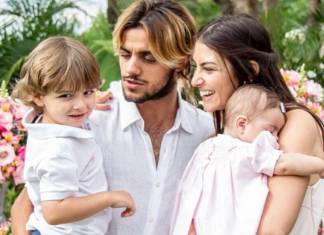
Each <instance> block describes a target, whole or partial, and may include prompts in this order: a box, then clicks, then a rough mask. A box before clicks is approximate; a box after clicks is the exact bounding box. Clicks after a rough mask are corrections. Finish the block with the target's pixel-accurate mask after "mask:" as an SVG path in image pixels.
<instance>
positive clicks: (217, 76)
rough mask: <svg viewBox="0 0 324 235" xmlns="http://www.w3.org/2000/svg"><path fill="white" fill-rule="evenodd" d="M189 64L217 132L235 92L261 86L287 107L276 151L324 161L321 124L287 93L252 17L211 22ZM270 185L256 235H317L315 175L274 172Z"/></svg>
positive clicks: (319, 206) (322, 202)
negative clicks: (229, 100)
mask: <svg viewBox="0 0 324 235" xmlns="http://www.w3.org/2000/svg"><path fill="white" fill-rule="evenodd" d="M193 62H194V64H195V67H196V69H195V72H194V75H193V78H192V81H191V84H192V85H193V86H194V87H197V88H198V89H199V91H200V95H201V98H202V102H203V106H204V109H205V111H207V112H213V113H214V120H215V127H216V133H221V132H222V129H223V126H224V120H223V110H224V107H225V104H226V102H227V100H228V98H229V97H230V96H231V95H232V93H233V92H234V90H236V89H237V88H238V87H239V86H241V85H243V84H252V83H255V84H260V85H263V86H265V87H266V88H268V89H270V90H272V91H274V92H275V93H277V94H278V96H279V97H280V99H281V100H282V101H283V102H284V103H285V106H286V109H287V114H286V124H285V126H284V128H283V130H282V131H281V133H280V135H279V144H280V147H281V149H282V150H283V151H285V152H299V153H305V154H309V155H314V156H317V157H320V158H322V159H324V151H323V131H324V125H323V123H322V122H321V120H320V119H319V118H318V117H317V116H315V115H314V114H313V113H311V111H309V110H308V109H307V108H306V107H304V106H302V105H300V104H298V103H297V102H296V101H295V99H294V97H293V96H292V95H291V93H290V92H289V89H288V87H287V86H286V84H285V82H284V80H283V78H282V76H281V74H280V71H279V69H278V66H277V64H278V56H277V54H276V53H275V52H274V51H273V49H272V47H271V42H270V38H269V35H268V33H267V31H266V30H265V29H264V27H263V26H262V25H261V24H260V23H259V22H258V21H257V20H255V19H254V18H252V17H249V16H246V15H241V16H223V17H221V18H218V19H215V20H213V21H211V22H210V23H208V24H207V25H206V26H205V27H203V28H202V29H201V30H200V32H199V33H198V35H197V41H196V44H195V48H194V52H193ZM246 98H248V97H246ZM269 188H270V193H269V196H268V200H267V203H266V207H265V209H264V212H263V215H262V218H261V223H260V226H259V232H258V234H288V233H289V232H290V233H289V234H291V235H292V234H296V235H303V234H305V235H306V234H307V235H311V234H317V228H318V225H319V223H320V218H321V215H322V212H323V207H324V197H323V193H324V181H323V180H320V178H319V176H318V175H313V176H311V177H310V179H309V178H307V177H297V176H284V177H283V176H275V177H272V178H271V179H270V180H269ZM305 193H306V194H305ZM295 222H296V223H295Z"/></svg>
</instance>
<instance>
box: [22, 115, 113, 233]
mask: <svg viewBox="0 0 324 235" xmlns="http://www.w3.org/2000/svg"><path fill="white" fill-rule="evenodd" d="M34 118H35V113H34V112H33V111H29V112H28V113H27V114H26V116H25V117H24V119H23V123H24V125H25V127H26V128H27V131H28V139H27V148H26V161H25V168H24V179H25V182H26V188H27V192H28V196H29V198H30V200H31V202H32V204H33V206H34V212H33V213H32V214H31V216H30V217H29V220H28V222H27V225H26V227H27V229H28V230H34V229H37V230H39V231H40V233H41V234H46V235H56V234H57V235H58V234H60V235H64V234H78V235H83V234H84V235H88V234H93V235H96V234H98V235H99V234H100V235H102V234H105V232H106V230H107V229H108V224H109V221H110V220H111V211H110V209H105V210H103V211H101V212H99V213H97V214H95V215H93V216H91V217H89V218H86V219H83V220H80V221H77V222H74V223H68V224H60V225H55V226H53V225H49V224H47V222H46V221H45V219H44V217H43V215H42V213H41V201H43V200H62V199H64V198H67V197H80V196H86V195H90V194H94V193H98V192H103V191H107V189H108V185H107V179H106V176H105V172H104V169H103V159H102V153H101V151H100V148H99V147H98V145H97V143H96V141H95V139H94V135H93V132H92V131H91V130H90V124H89V123H86V124H87V127H88V128H86V129H83V128H75V127H71V126H64V125H58V124H45V123H32V120H33V119H34Z"/></svg>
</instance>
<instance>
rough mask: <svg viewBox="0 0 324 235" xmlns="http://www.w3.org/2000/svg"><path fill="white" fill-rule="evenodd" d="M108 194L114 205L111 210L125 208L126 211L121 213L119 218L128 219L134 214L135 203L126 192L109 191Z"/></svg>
mask: <svg viewBox="0 0 324 235" xmlns="http://www.w3.org/2000/svg"><path fill="white" fill-rule="evenodd" d="M110 193H111V194H112V197H113V198H114V199H113V201H114V203H113V204H112V205H111V207H112V208H122V207H126V209H125V210H124V211H123V212H122V213H121V217H129V216H132V215H133V214H134V213H135V211H136V208H135V202H134V200H133V198H132V197H131V195H130V194H129V193H128V192H125V191H111V192H110Z"/></svg>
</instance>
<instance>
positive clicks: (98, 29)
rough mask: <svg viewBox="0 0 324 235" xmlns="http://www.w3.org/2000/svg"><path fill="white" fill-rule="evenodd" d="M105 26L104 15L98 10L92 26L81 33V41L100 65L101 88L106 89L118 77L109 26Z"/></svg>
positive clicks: (117, 67)
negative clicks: (102, 82)
mask: <svg viewBox="0 0 324 235" xmlns="http://www.w3.org/2000/svg"><path fill="white" fill-rule="evenodd" d="M107 26H108V24H107V18H106V15H105V14H104V13H103V12H100V13H99V14H98V15H97V16H96V17H95V18H94V19H93V24H92V27H91V28H90V29H88V30H87V31H86V32H84V33H83V34H82V35H81V41H82V42H83V43H84V44H85V45H86V46H87V47H88V48H89V49H90V50H91V51H92V53H93V54H94V55H95V56H96V58H97V61H98V63H99V65H100V75H101V78H102V80H103V81H104V84H103V86H102V89H106V88H107V87H108V84H109V83H110V82H111V81H113V80H118V79H120V75H119V66H118V61H117V58H116V57H115V55H114V52H113V47H112V39H111V38H112V35H111V28H110V27H107Z"/></svg>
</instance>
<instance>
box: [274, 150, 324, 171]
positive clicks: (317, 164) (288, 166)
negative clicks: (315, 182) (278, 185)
mask: <svg viewBox="0 0 324 235" xmlns="http://www.w3.org/2000/svg"><path fill="white" fill-rule="evenodd" d="M323 172H324V161H323V160H322V159H320V158H318V157H314V156H311V155H306V154H302V153H283V154H282V155H281V156H280V158H279V159H278V161H277V163H276V167H275V169H274V174H275V175H299V176H310V175H312V174H319V175H321V174H323Z"/></svg>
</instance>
